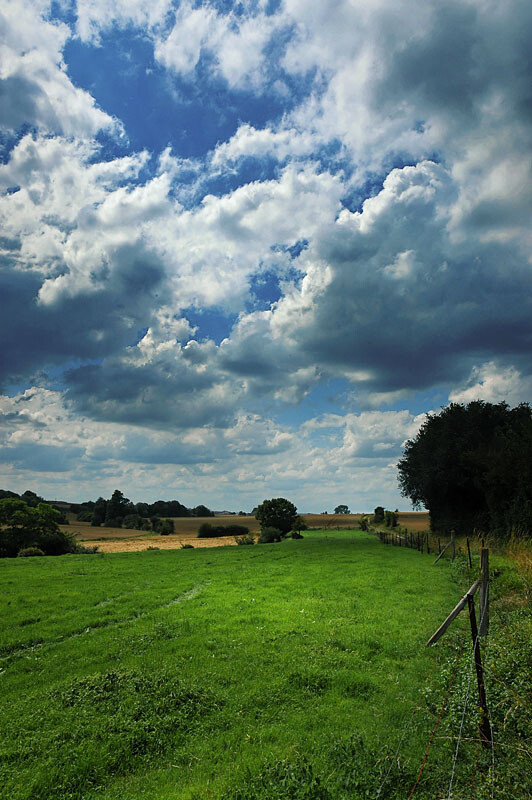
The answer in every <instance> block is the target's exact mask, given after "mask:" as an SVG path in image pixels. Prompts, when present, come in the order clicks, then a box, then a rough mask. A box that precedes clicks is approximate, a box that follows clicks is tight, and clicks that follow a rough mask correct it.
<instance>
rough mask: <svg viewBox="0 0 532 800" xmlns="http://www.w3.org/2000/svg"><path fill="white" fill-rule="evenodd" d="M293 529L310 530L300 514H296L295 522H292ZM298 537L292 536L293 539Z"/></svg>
mask: <svg viewBox="0 0 532 800" xmlns="http://www.w3.org/2000/svg"><path fill="white" fill-rule="evenodd" d="M292 531H298V532H299V531H308V525H307V523H306V522H305V520H304V519H303V517H302V516H300V515H299V514H298V515H297V516H296V518H295V520H294V522H293V523H292ZM294 538H296V537H294V536H292V539H294Z"/></svg>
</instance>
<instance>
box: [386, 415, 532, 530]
mask: <svg viewBox="0 0 532 800" xmlns="http://www.w3.org/2000/svg"><path fill="white" fill-rule="evenodd" d="M399 484H400V486H401V491H402V493H403V495H404V496H405V497H409V498H410V499H411V500H412V502H413V504H414V506H415V507H418V508H419V507H421V506H425V508H427V509H428V510H429V512H430V519H431V526H432V529H433V530H435V531H442V532H448V531H450V530H452V529H454V530H455V531H456V533H457V534H470V533H471V532H472V531H474V530H477V531H491V532H493V533H494V534H495V535H497V536H498V537H501V538H504V539H508V538H509V537H510V535H511V533H512V530H518V529H519V530H521V531H523V532H527V534H528V532H530V531H531V530H532V412H531V409H530V407H529V406H528V405H527V404H526V403H523V404H521V405H519V406H517V407H516V408H513V409H510V408H509V406H508V405H507V404H506V403H499V404H497V405H494V404H492V403H484V402H483V401H480V400H477V401H474V402H472V403H469V404H467V405H459V404H457V403H451V404H450V405H449V406H447V407H446V408H444V409H443V410H442V411H441V412H440V413H439V414H433V415H429V416H428V418H427V419H426V421H425V422H424V423H423V425H422V426H421V429H420V431H419V433H418V435H417V436H416V438H415V439H412V440H410V441H409V442H407V443H406V446H405V450H404V454H403V458H402V460H401V461H400V462H399Z"/></svg>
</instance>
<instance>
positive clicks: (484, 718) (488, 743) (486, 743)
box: [467, 594, 493, 747]
mask: <svg viewBox="0 0 532 800" xmlns="http://www.w3.org/2000/svg"><path fill="white" fill-rule="evenodd" d="M467 604H468V606H469V621H470V623H471V638H472V639H473V653H474V656H475V668H476V671H477V686H478V698H479V702H480V724H479V726H478V730H479V734H480V741H481V743H482V746H483V747H493V740H492V737H491V725H490V721H489V718H488V704H487V701H486V689H485V686H484V670H483V669H482V661H481V658H480V644H479V641H478V638H479V634H478V631H477V618H476V615H475V601H474V599H473V598H472V597H471V596H470V595H469V594H468V595H467Z"/></svg>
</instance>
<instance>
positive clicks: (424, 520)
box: [399, 511, 430, 531]
mask: <svg viewBox="0 0 532 800" xmlns="http://www.w3.org/2000/svg"><path fill="white" fill-rule="evenodd" d="M399 525H403V526H404V527H405V528H408V530H409V531H428V530H429V528H430V522H429V515H428V512H427V511H400V512H399Z"/></svg>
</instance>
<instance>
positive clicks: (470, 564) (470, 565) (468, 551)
mask: <svg viewBox="0 0 532 800" xmlns="http://www.w3.org/2000/svg"><path fill="white" fill-rule="evenodd" d="M466 541H467V555H468V557H469V569H471V568H472V566H473V562H472V561H471V548H470V547H469V536H468V537H467V540H466Z"/></svg>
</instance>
